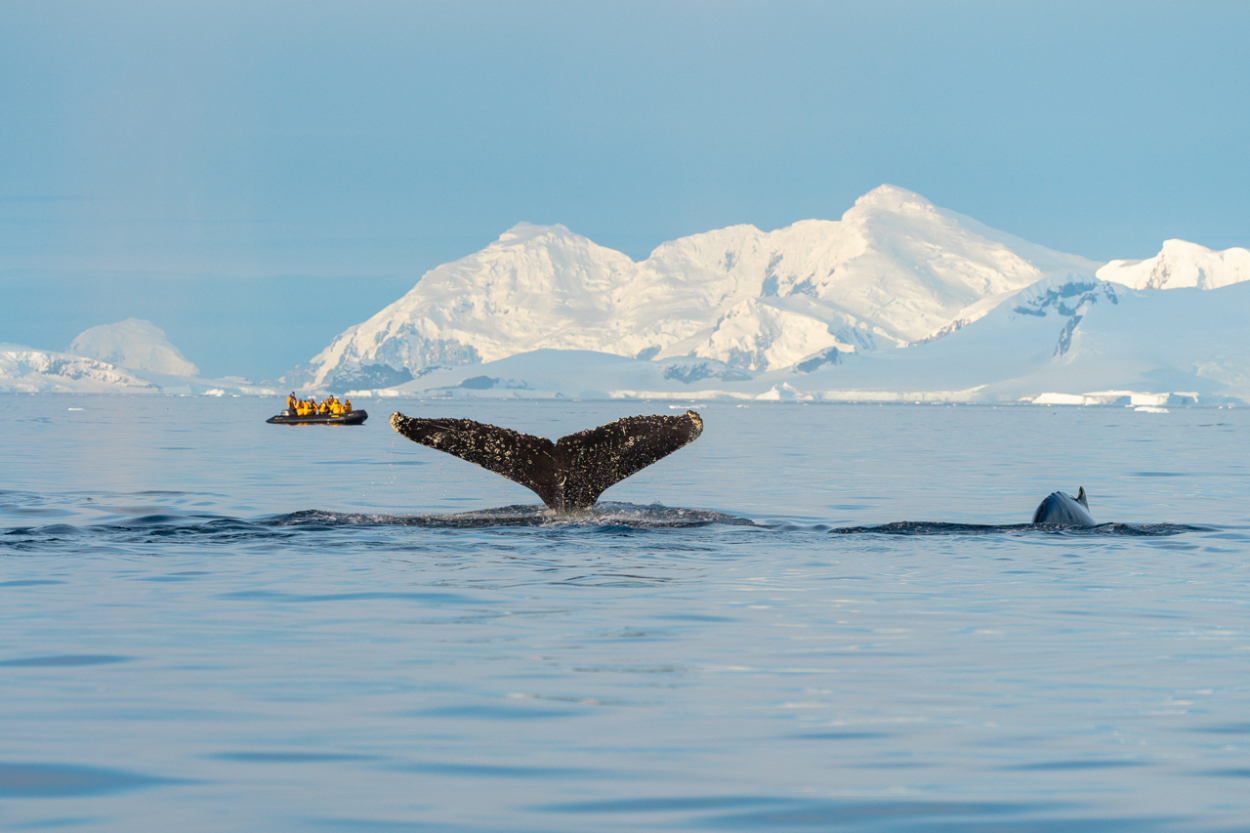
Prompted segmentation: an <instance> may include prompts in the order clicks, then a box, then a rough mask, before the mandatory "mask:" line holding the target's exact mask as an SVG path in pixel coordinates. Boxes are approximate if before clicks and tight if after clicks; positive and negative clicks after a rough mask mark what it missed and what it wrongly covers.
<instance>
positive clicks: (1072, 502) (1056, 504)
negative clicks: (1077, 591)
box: [1033, 486, 1097, 526]
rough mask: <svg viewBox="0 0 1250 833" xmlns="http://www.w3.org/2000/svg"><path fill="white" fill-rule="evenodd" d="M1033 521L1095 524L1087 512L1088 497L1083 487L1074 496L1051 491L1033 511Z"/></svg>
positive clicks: (1067, 524)
mask: <svg viewBox="0 0 1250 833" xmlns="http://www.w3.org/2000/svg"><path fill="white" fill-rule="evenodd" d="M1033 523H1035V524H1049V525H1052V526H1097V523H1096V522H1095V521H1094V517H1093V516H1092V515H1090V514H1089V499H1088V498H1087V497H1086V496H1085V487H1084V486H1082V487H1081V490H1080V491H1079V492H1078V493H1077V495H1076V497H1073V496H1072V495H1069V494H1064V493H1063V492H1051V493H1050V494H1049V495H1047V496H1046V499H1045V500H1043V501H1042V502H1041V504H1040V505H1039V506H1038V507H1037V511H1036V512H1034V513H1033Z"/></svg>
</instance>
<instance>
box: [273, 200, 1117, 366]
mask: <svg viewBox="0 0 1250 833" xmlns="http://www.w3.org/2000/svg"><path fill="white" fill-rule="evenodd" d="M1097 267H1098V264H1096V263H1093V262H1091V261H1087V260H1085V259H1083V258H1079V257H1076V256H1074V255H1065V254H1061V253H1058V252H1053V251H1050V250H1047V249H1044V248H1042V247H1040V246H1036V245H1033V244H1030V243H1027V242H1026V241H1023V240H1020V239H1018V238H1014V237H1011V236H1010V235H1007V234H1004V233H1002V232H997V231H994V230H992V229H988V228H986V227H985V226H982V225H981V224H979V223H977V222H975V221H973V220H970V219H969V218H966V217H962V216H960V215H958V214H954V213H953V212H949V211H943V210H942V209H939V208H937V207H935V206H933V205H932V204H931V203H929V202H928V201H927V200H925V199H924V198H923V197H921V196H919V195H917V194H914V193H912V192H910V191H906V190H904V189H902V188H897V187H894V186H891V185H883V186H881V187H879V188H876V189H874V190H873V191H871V192H869V193H868V194H866V195H864V196H863V197H861V198H860V199H859V200H857V201H856V203H855V205H854V206H853V207H852V208H851V209H850V210H848V211H847V212H846V213H845V214H844V215H843V217H842V219H841V220H839V221H829V220H805V221H802V222H799V223H795V224H794V225H792V226H788V227H786V228H782V229H778V230H776V231H772V232H762V231H760V230H759V229H757V228H755V227H754V226H749V225H742V226H731V227H729V228H724V229H718V230H716V231H711V232H707V233H705V234H698V235H693V236H691V237H685V238H681V239H679V240H675V241H672V242H670V243H665V244H663V245H661V246H659V247H658V248H657V249H656V250H655V251H654V252H652V253H651V255H650V257H648V258H647V259H646V260H645V261H642V262H641V263H635V262H634V261H632V260H631V259H630V258H629V257H627V256H626V255H624V254H622V253H620V252H617V251H614V250H612V249H608V248H605V247H603V246H599V245H597V244H595V243H594V242H592V241H590V240H588V239H587V238H585V237H582V236H580V235H577V234H574V233H572V232H570V231H569V230H568V229H566V228H565V227H563V226H532V225H528V224H524V223H522V224H519V225H517V226H515V227H513V228H512V229H510V230H509V231H507V232H505V233H504V234H503V235H501V236H500V238H499V239H498V240H496V241H495V242H494V243H492V244H491V245H490V246H487V247H486V248H485V249H483V250H482V251H480V252H477V253H475V254H473V255H470V256H468V257H466V258H463V259H461V260H458V261H455V262H454V263H449V264H445V265H443V266H439V267H438V268H436V269H433V270H431V271H430V272H427V273H426V274H425V275H424V276H422V278H421V279H420V280H419V281H418V282H417V284H416V286H414V287H413V289H412V290H411V291H409V292H408V293H407V294H406V295H405V296H404V297H403V298H400V299H399V300H398V301H396V302H395V303H393V304H391V305H390V306H388V307H386V308H385V309H383V310H382V311H380V312H379V313H378V314H377V315H375V316H373V317H372V318H370V319H369V320H368V321H365V322H363V323H361V324H358V325H356V326H354V327H352V328H350V329H348V330H346V331H345V332H343V333H342V334H340V335H339V336H338V337H336V338H335V339H334V340H333V341H332V342H331V343H330V345H329V346H327V347H326V348H325V349H324V350H323V351H322V352H321V353H319V354H318V355H317V356H315V357H314V358H313V359H312V361H311V362H310V364H309V365H308V367H307V368H306V369H305V372H304V374H303V376H302V379H301V380H302V381H305V382H306V383H307V384H309V385H310V386H312V387H324V386H328V385H334V386H339V387H342V386H345V385H346V386H350V385H358V386H371V385H377V386H381V385H382V384H383V383H385V384H387V385H394V384H398V383H401V382H403V381H404V380H406V379H409V378H412V377H413V376H414V375H415V374H417V373H419V372H420V371H421V370H423V369H425V368H429V367H432V366H454V365H462V364H473V363H477V362H491V361H496V360H499V359H502V358H505V357H507V356H511V355H516V354H520V353H527V352H532V351H535V350H542V349H554V350H579V351H597V352H604V353H612V354H615V355H620V356H638V357H642V358H646V359H650V358H661V359H662V358H672V357H681V356H689V357H696V358H708V359H714V360H717V361H720V362H724V363H725V364H728V365H730V366H733V367H739V368H743V369H746V370H754V371H761V370H772V369H776V368H781V367H787V366H790V365H793V364H795V363H796V362H799V361H802V360H804V359H805V358H809V357H811V356H813V355H816V354H822V353H824V352H827V351H829V350H837V351H842V352H857V351H864V350H872V349H875V348H878V347H885V346H889V347H897V346H904V345H906V344H909V343H912V342H915V341H922V340H925V339H927V338H933V337H936V336H940V335H942V334H944V333H945V332H952V331H954V330H956V329H958V328H959V327H962V326H965V325H966V324H967V323H970V322H971V321H974V320H976V319H977V318H979V317H980V316H981V315H984V314H985V312H987V311H988V310H989V309H991V308H992V307H993V306H994V304H995V303H996V302H997V301H999V300H1001V299H1003V298H1006V297H1009V296H1010V295H1011V294H1012V293H1014V292H1017V291H1019V290H1020V289H1023V288H1024V287H1026V286H1029V285H1030V284H1033V283H1035V282H1036V281H1038V280H1040V279H1042V278H1044V277H1046V276H1047V275H1050V274H1055V273H1068V272H1076V273H1080V274H1087V275H1092V274H1093V273H1094V271H1095V270H1096V269H1097ZM292 378H294V377H292Z"/></svg>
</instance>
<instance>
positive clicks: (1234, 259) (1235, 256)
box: [1098, 240, 1250, 289]
mask: <svg viewBox="0 0 1250 833" xmlns="http://www.w3.org/2000/svg"><path fill="white" fill-rule="evenodd" d="M1098 278H1099V279H1100V280H1104V281H1114V282H1115V283H1122V284H1124V285H1125V286H1131V287H1132V288H1133V289H1178V288H1184V287H1191V286H1193V287H1197V288H1198V289H1219V288H1220V287H1222V286H1228V285H1229V284H1234V283H1241V282H1242V281H1250V250H1247V249H1241V248H1232V249H1225V250H1223V251H1221V252H1216V251H1212V250H1211V249H1208V248H1207V247H1206V246H1199V245H1198V244H1197V243H1190V242H1188V241H1185V240H1165V241H1164V242H1163V249H1162V250H1161V251H1160V252H1159V254H1157V255H1155V256H1154V257H1151V258H1146V259H1145V260H1113V261H1111V262H1110V263H1108V264H1107V265H1106V266H1103V267H1102V268H1101V269H1099V270H1098Z"/></svg>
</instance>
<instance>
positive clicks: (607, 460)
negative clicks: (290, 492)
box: [391, 411, 703, 512]
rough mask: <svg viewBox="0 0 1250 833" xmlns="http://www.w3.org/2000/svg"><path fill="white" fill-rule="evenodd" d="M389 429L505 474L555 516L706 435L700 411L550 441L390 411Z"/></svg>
mask: <svg viewBox="0 0 1250 833" xmlns="http://www.w3.org/2000/svg"><path fill="white" fill-rule="evenodd" d="M391 427H392V428H394V429H395V430H396V431H398V432H399V433H400V434H402V435H403V436H405V437H407V438H408V439H410V440H412V441H413V442H414V443H420V444H421V445H424V446H429V447H430V448H434V449H437V450H439V451H443V452H446V453H447V454H451V455H454V456H456V457H459V458H460V459H461V460H467V461H468V462H470V463H474V464H476V465H479V466H481V467H482V468H484V469H488V470H490V471H493V472H494V473H495V474H499V475H503V476H504V477H506V478H508V479H509V480H511V481H513V482H515V483H520V484H521V485H522V486H524V487H525V488H527V489H530V490H531V491H533V492H534V493H535V494H537V495H538V496H539V497H540V498H542V500H543V503H545V504H547V506H549V507H551V508H552V509H554V510H556V511H557V512H567V511H570V510H576V509H588V508H590V507H591V506H593V505H594V504H595V501H597V500H598V499H599V495H601V494H603V492H604V490H605V489H607V488H608V487H609V486H611V485H613V484H615V483H619V482H620V481H622V480H624V479H625V478H627V477H629V476H630V475H631V474H636V473H637V472H639V471H641V470H642V469H644V468H646V467H647V466H649V465H651V464H652V463H654V462H656V461H657V460H662V459H663V458H665V457H667V456H668V455H670V454H672V453H673V452H674V451H676V450H677V449H679V448H681V447H682V446H684V445H687V444H689V443H692V442H694V441H695V440H696V439H698V437H699V435H700V434H702V433H703V420H702V418H700V417H699V415H698V414H696V413H695V412H694V411H686V413H684V414H682V415H681V416H634V417H625V418H624V419H618V420H617V421H616V422H609V423H608V424H607V425H600V426H599V427H598V428H591V429H589V430H586V431H579V432H577V433H576V434H569V435H568V436H566V437H561V438H560V439H559V440H558V441H556V442H554V443H553V442H552V441H551V440H549V439H546V438H545V437H535V436H532V435H530V434H522V433H520V432H519V431H512V430H510V429H508V428H499V427H498V426H495V425H487V424H485V423H482V422H474V421H473V420H471V419H422V418H419V417H407V416H404V415H403V414H401V413H394V414H391Z"/></svg>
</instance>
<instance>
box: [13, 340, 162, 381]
mask: <svg viewBox="0 0 1250 833" xmlns="http://www.w3.org/2000/svg"><path fill="white" fill-rule="evenodd" d="M159 391H160V388H159V387H157V386H156V385H154V384H152V383H151V382H149V381H147V380H146V379H141V378H139V377H138V376H136V375H135V374H133V373H131V372H129V371H127V370H124V369H122V368H120V367H118V366H116V365H114V364H110V363H108V362H102V361H98V360H96V359H89V358H84V357H83V356H72V355H69V354H67V353H56V352H53V351H49V350H35V349H34V348H31V347H24V346H22V345H17V344H0V392H2V393H158V392H159Z"/></svg>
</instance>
